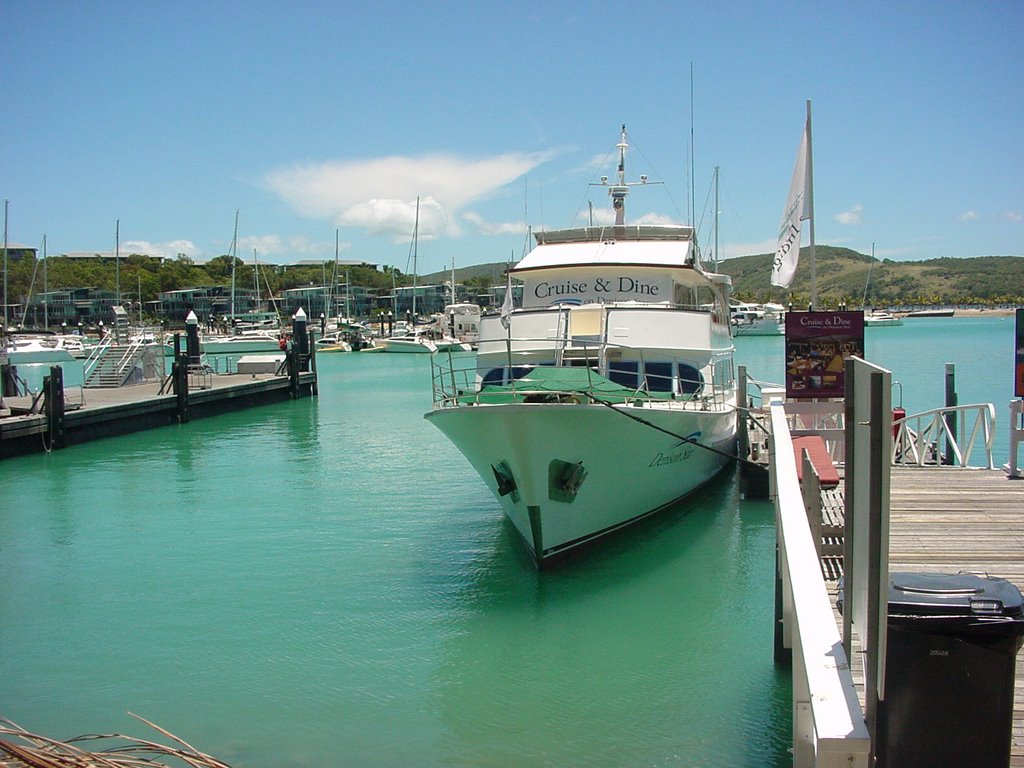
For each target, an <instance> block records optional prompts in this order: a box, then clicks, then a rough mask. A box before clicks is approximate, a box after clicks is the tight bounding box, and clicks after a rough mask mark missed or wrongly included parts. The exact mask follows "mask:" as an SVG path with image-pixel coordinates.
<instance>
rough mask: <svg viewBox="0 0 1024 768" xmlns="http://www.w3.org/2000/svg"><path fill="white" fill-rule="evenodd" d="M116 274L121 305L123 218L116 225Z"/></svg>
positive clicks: (118, 298) (118, 300)
mask: <svg viewBox="0 0 1024 768" xmlns="http://www.w3.org/2000/svg"><path fill="white" fill-rule="evenodd" d="M114 274H115V282H116V283H117V306H121V220H120V219H118V220H117V224H115V225H114Z"/></svg>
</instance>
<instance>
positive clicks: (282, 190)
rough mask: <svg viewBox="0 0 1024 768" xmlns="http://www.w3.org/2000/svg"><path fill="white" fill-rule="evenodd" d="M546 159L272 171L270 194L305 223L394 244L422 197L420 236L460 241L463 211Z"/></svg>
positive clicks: (422, 160)
mask: <svg viewBox="0 0 1024 768" xmlns="http://www.w3.org/2000/svg"><path fill="white" fill-rule="evenodd" d="M548 157H549V155H547V154H539V153H538V154H525V153H509V154H504V155H497V156H494V157H488V158H482V159H476V160H471V159H465V158H460V157H456V156H454V155H448V154H432V155H424V156H422V157H383V158H377V159H371V160H362V161H358V160H352V161H338V162H325V163H318V164H309V165H296V166H290V167H286V168H278V169H276V170H274V171H271V172H270V173H269V174H267V176H266V177H265V179H264V183H265V185H266V187H267V188H268V189H270V190H271V191H272V192H274V193H275V194H276V195H278V196H279V197H280V198H281V199H282V200H284V201H285V202H287V203H288V204H289V205H290V206H292V208H294V209H295V210H296V211H297V212H299V213H300V214H302V215H304V216H308V217H310V218H317V219H326V220H328V221H330V222H331V223H333V224H335V225H338V226H349V227H361V228H365V229H367V230H368V231H369V232H370V233H371V234H376V235H391V236H393V237H394V238H395V240H397V241H401V240H402V239H405V238H409V237H411V235H412V230H413V224H414V221H415V218H416V198H417V197H419V198H420V220H419V235H420V237H422V238H425V239H430V238H434V237H438V236H440V235H442V234H444V235H449V236H458V235H459V234H460V233H461V229H460V227H459V225H458V223H457V222H458V221H459V219H460V214H461V211H462V210H463V209H464V208H465V207H466V206H468V205H470V204H471V203H472V202H473V201H476V200H479V199H481V198H484V197H486V196H487V195H489V194H491V193H493V192H494V191H495V190H497V189H500V188H501V187H503V186H505V185H506V184H508V183H510V182H512V181H515V180H516V179H517V178H520V177H521V176H522V175H523V174H525V173H528V172H529V171H530V170H532V169H533V168H535V167H536V166H537V165H539V164H540V163H542V162H544V161H545V160H546V159H548Z"/></svg>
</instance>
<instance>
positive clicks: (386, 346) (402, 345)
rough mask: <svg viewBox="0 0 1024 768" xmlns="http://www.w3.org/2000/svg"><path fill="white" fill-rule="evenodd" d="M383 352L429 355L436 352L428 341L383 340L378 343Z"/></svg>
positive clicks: (434, 347)
mask: <svg viewBox="0 0 1024 768" xmlns="http://www.w3.org/2000/svg"><path fill="white" fill-rule="evenodd" d="M378 343H379V344H380V346H381V347H382V351H383V352H401V353H405V354H420V355H429V354H431V353H432V352H436V351H437V347H436V346H434V344H433V343H431V342H429V341H404V340H402V341H398V340H395V339H383V340H381V341H380V342H378Z"/></svg>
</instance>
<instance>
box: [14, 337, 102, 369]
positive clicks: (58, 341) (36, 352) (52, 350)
mask: <svg viewBox="0 0 1024 768" xmlns="http://www.w3.org/2000/svg"><path fill="white" fill-rule="evenodd" d="M81 349H82V344H81V341H79V342H78V344H77V346H76V345H74V344H70V345H69V344H67V343H65V341H64V337H63V336H60V335H57V334H53V333H19V332H13V333H10V334H7V335H6V336H5V338H4V342H3V345H2V346H0V352H2V353H3V354H4V355H6V357H7V360H8V362H9V363H10V364H11V365H19V364H28V363H65V362H68V361H70V360H74V359H75V352H76V351H79V350H81Z"/></svg>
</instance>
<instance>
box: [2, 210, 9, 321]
mask: <svg viewBox="0 0 1024 768" xmlns="http://www.w3.org/2000/svg"><path fill="white" fill-rule="evenodd" d="M9 204H10V200H4V328H3V331H4V333H7V332H8V330H9V329H10V326H8V324H7V206H8V205H9Z"/></svg>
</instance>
